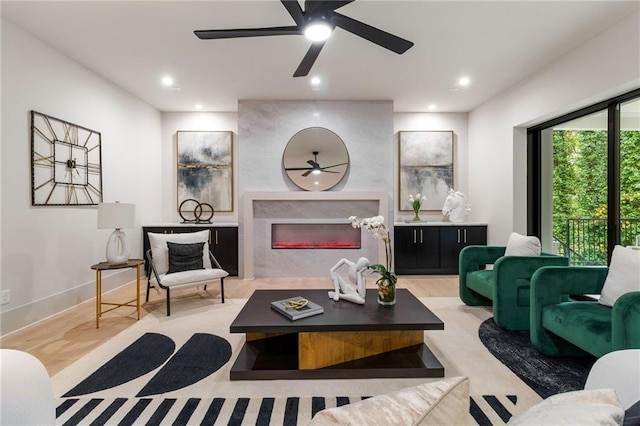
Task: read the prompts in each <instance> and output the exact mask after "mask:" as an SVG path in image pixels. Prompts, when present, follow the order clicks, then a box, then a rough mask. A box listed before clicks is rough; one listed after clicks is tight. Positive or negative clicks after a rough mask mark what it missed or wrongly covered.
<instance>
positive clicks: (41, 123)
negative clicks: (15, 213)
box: [31, 111, 102, 206]
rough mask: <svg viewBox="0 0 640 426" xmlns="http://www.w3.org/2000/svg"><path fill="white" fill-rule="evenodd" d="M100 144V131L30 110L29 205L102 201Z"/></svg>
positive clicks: (82, 204)
mask: <svg viewBox="0 0 640 426" xmlns="http://www.w3.org/2000/svg"><path fill="white" fill-rule="evenodd" d="M101 147H102V137H101V135H100V132H96V131H95V130H91V129H87V128H86V127H83V126H79V125H77V124H73V123H69V122H68V121H64V120H60V119H58V118H55V117H51V116H50V115H46V114H42V113H39V112H36V111H31V205H32V206H95V205H98V204H99V203H100V202H102V151H101Z"/></svg>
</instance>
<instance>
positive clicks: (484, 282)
mask: <svg viewBox="0 0 640 426" xmlns="http://www.w3.org/2000/svg"><path fill="white" fill-rule="evenodd" d="M493 277H494V275H493V270H491V271H487V270H481V271H473V272H468V273H467V287H469V288H470V289H471V290H473V291H475V292H476V293H480V294H481V295H483V296H484V297H486V298H487V299H493V287H495V281H494V279H493Z"/></svg>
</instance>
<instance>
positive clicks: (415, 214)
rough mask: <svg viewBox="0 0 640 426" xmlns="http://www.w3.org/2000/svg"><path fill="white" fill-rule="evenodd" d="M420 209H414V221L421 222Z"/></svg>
mask: <svg viewBox="0 0 640 426" xmlns="http://www.w3.org/2000/svg"><path fill="white" fill-rule="evenodd" d="M419 213H420V210H414V211H413V221H414V222H419V221H420V215H419Z"/></svg>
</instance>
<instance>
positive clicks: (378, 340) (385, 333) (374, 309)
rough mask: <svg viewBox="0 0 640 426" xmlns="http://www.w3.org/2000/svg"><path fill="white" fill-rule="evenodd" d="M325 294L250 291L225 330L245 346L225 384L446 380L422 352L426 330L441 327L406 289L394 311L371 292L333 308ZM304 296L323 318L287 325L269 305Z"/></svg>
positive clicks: (438, 366) (425, 350) (432, 359)
mask: <svg viewBox="0 0 640 426" xmlns="http://www.w3.org/2000/svg"><path fill="white" fill-rule="evenodd" d="M327 292H328V290H327V289H324V290H256V291H255V292H254V293H253V295H252V296H251V297H250V298H249V300H248V301H247V303H246V305H245V306H244V307H243V308H242V310H241V311H240V313H239V314H238V316H237V317H236V319H235V320H234V321H233V322H232V323H231V326H230V331H231V333H245V334H246V342H245V344H244V346H243V347H242V349H241V351H240V353H239V354H238V357H237V358H236V361H235V363H234V364H233V367H232V368H231V374H230V379H231V380H274V379H343V378H373V377H378V378H389V377H444V367H443V366H442V364H440V362H439V361H438V359H437V358H436V357H435V356H434V355H433V353H431V351H430V350H429V348H427V346H426V345H425V344H424V330H443V329H444V323H443V322H442V321H441V320H440V319H439V318H438V317H437V316H436V315H435V314H434V313H433V312H431V311H430V310H429V309H428V308H427V307H426V306H424V305H423V304H422V303H421V302H420V301H419V300H418V299H417V298H416V297H415V296H414V295H413V294H411V293H410V292H409V290H406V289H398V290H397V291H396V304H395V305H394V306H381V305H379V304H378V302H377V294H376V293H377V291H376V290H367V296H366V303H365V304H364V305H357V304H354V303H351V302H347V301H344V300H342V301H339V302H334V301H333V300H332V299H330V298H329V296H328V295H327ZM296 296H302V297H304V298H307V299H308V300H311V301H312V302H314V303H316V304H318V305H320V306H322V307H324V313H323V314H320V315H316V316H312V317H307V318H303V319H299V320H296V321H291V320H289V319H287V318H285V317H284V316H282V315H281V314H279V313H278V312H276V311H275V310H273V309H272V308H271V302H273V301H276V300H282V299H287V298H290V297H296Z"/></svg>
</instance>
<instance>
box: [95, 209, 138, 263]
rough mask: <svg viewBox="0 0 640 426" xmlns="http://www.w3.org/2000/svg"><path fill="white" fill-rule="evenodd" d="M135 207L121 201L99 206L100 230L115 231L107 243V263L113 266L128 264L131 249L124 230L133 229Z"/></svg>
mask: <svg viewBox="0 0 640 426" xmlns="http://www.w3.org/2000/svg"><path fill="white" fill-rule="evenodd" d="M135 207H136V206H135V205H134V204H125V203H121V202H119V201H116V202H115V203H100V204H98V229H115V231H113V233H112V234H111V236H110V237H109V241H108V242H107V262H108V263H110V264H111V265H118V264H122V263H126V262H127V261H128V260H129V255H130V254H131V247H130V246H129V241H128V240H127V235H126V234H125V233H124V231H122V229H123V228H133V225H134V218H135Z"/></svg>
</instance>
